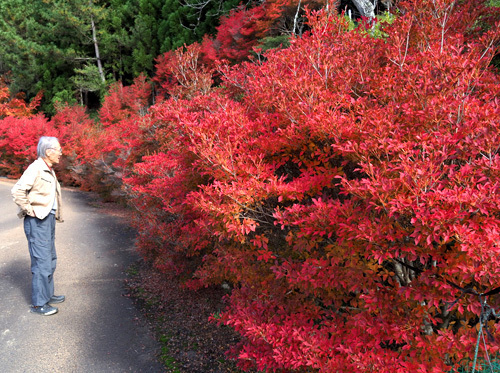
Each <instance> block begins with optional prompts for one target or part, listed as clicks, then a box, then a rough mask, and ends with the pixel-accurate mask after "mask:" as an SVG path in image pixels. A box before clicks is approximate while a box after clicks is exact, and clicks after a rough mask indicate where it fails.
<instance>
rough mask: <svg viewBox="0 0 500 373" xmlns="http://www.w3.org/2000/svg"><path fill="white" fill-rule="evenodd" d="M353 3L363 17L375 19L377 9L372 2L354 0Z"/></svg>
mask: <svg viewBox="0 0 500 373" xmlns="http://www.w3.org/2000/svg"><path fill="white" fill-rule="evenodd" d="M352 2H353V4H354V5H355V6H356V8H357V9H358V11H359V12H360V13H361V15H362V16H363V17H366V18H369V19H372V18H375V7H374V6H373V4H372V2H371V1H370V0H352Z"/></svg>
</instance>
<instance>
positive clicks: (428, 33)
mask: <svg viewBox="0 0 500 373" xmlns="http://www.w3.org/2000/svg"><path fill="white" fill-rule="evenodd" d="M453 3H454V4H453V5H454V6H452V1H449V0H433V1H420V2H415V3H414V2H407V3H405V4H401V5H400V7H401V9H404V15H401V16H400V17H398V18H396V19H395V21H394V22H393V23H392V24H391V25H385V26H384V27H383V28H382V29H383V31H384V32H385V33H386V34H387V35H388V37H387V38H384V39H376V38H373V37H371V36H370V31H364V30H357V31H353V32H348V24H347V22H346V21H345V20H344V19H343V18H339V17H337V16H336V15H333V14H327V13H321V14H320V15H318V17H317V18H315V17H311V27H312V29H313V31H312V32H311V34H310V35H307V36H304V37H303V38H301V39H294V40H293V43H292V46H291V47H290V48H289V49H287V50H282V51H274V52H271V53H269V54H268V55H267V61H266V62H264V63H262V64H261V65H258V66H257V65H255V64H249V63H248V64H243V65H241V66H238V67H235V68H227V69H226V70H225V71H222V72H221V73H222V74H223V75H224V77H225V78H224V85H225V86H226V87H227V91H223V90H220V89H219V90H216V91H214V92H212V93H210V94H205V95H200V96H198V97H193V99H192V100H190V101H187V100H178V99H170V100H167V101H165V102H163V103H161V104H158V105H157V106H156V107H155V108H154V110H153V111H152V113H151V118H152V122H154V123H155V125H154V126H150V127H149V130H150V131H149V132H148V134H147V137H146V139H149V140H151V139H155V140H156V141H158V146H157V147H156V150H157V152H156V153H154V154H151V155H150V156H148V157H143V159H142V162H141V163H138V164H137V165H136V168H135V172H136V176H134V177H132V178H129V179H128V180H127V183H128V185H130V187H131V188H132V196H133V197H134V200H133V203H134V205H135V207H136V208H137V210H138V212H139V219H138V221H139V222H140V223H139V229H140V243H141V245H142V250H143V253H144V255H145V256H146V257H148V258H150V259H152V260H155V261H156V264H157V266H158V267H159V268H163V269H164V270H166V271H171V270H173V269H177V270H180V269H191V270H194V271H195V273H194V280H193V281H192V282H191V283H190V284H191V285H195V283H198V285H207V284H211V283H219V282H220V281H221V280H226V281H229V282H231V283H232V284H233V285H234V289H233V292H232V294H231V296H230V298H229V307H228V309H227V310H226V312H225V313H224V314H223V318H222V320H223V322H224V323H225V324H227V325H231V326H232V327H234V328H235V329H236V330H238V331H239V332H240V333H241V334H242V335H243V336H244V337H245V340H244V345H243V348H242V349H241V350H240V351H239V352H238V356H239V358H240V361H241V364H242V366H255V365H256V366H257V367H258V368H259V369H267V370H270V371H275V370H279V369H285V370H286V369H302V370H315V371H322V372H332V371H342V372H359V371H380V372H442V371H446V370H447V369H449V367H450V366H453V365H456V364H457V363H459V362H460V361H462V359H464V358H467V357H469V358H470V357H471V356H473V354H474V346H475V341H476V338H477V330H476V327H477V316H478V314H479V312H480V305H479V302H478V299H477V297H476V296H471V295H467V294H465V295H464V294H462V292H461V291H460V290H458V289H457V288H455V287H454V286H452V285H451V284H456V285H457V286H460V287H463V288H465V287H469V288H471V289H474V290H475V291H476V292H478V293H481V292H483V293H484V292H487V291H489V290H491V289H492V288H495V287H496V286H498V283H500V263H499V261H498V257H499V255H498V254H499V253H500V248H499V245H500V202H499V201H500V196H499V190H500V189H499V185H500V155H499V144H500V138H499V137H500V135H499V133H500V131H499V123H498V117H499V115H500V107H499V101H498V96H499V94H500V85H499V83H500V82H499V77H498V75H497V74H496V73H495V72H494V71H493V70H492V69H491V68H490V67H489V62H490V61H491V58H492V57H493V55H494V54H495V52H496V50H495V46H496V45H498V40H499V27H498V26H499V25H498V24H495V25H493V27H491V28H490V29H489V31H487V32H481V30H480V29H479V26H481V25H483V26H484V23H486V22H487V21H489V20H488V18H487V17H486V16H487V15H488V14H487V12H486V9H485V8H484V7H483V5H484V2H483V1H479V0H477V1H476V0H474V1H468V2H460V3H455V2H453ZM415 4H416V5H415ZM489 15H491V16H493V15H495V16H497V14H493V13H490V14H489ZM183 257H187V258H189V260H187V261H184V262H183V264H184V268H182V267H180V266H179V265H178V263H179V259H180V258H183ZM200 264H201V265H200ZM191 266H192V267H191ZM462 295H464V296H463V297H462V298H461V299H460V301H459V302H458V303H457V305H455V306H454V307H453V308H451V309H448V308H447V305H448V304H449V302H453V301H454V300H455V299H457V298H459V297H460V296H462ZM488 302H489V304H491V305H492V306H493V307H495V306H498V303H499V302H498V299H496V297H491V298H490V299H488ZM489 330H490V332H491V333H492V334H493V335H495V336H497V337H499V336H500V335H499V334H500V333H499V332H498V326H497V324H496V323H494V322H493V321H490V322H489ZM498 347H499V346H498V345H497V344H496V343H494V344H491V345H490V346H489V349H490V353H494V352H496V351H498ZM447 364H448V366H447Z"/></svg>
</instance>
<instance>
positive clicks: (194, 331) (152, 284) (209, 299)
mask: <svg viewBox="0 0 500 373" xmlns="http://www.w3.org/2000/svg"><path fill="white" fill-rule="evenodd" d="M126 288H127V296H130V297H131V298H132V299H133V300H134V302H135V304H136V305H137V307H138V308H139V309H140V310H141V312H142V313H143V314H144V316H145V318H146V320H147V321H148V322H149V323H150V325H151V327H152V329H153V330H154V331H155V334H156V338H157V340H158V341H159V342H160V344H161V346H162V352H161V356H159V359H160V360H161V361H162V362H163V363H164V364H165V371H166V372H180V373H188V372H189V373H209V372H214V373H226V372H232V373H235V372H240V370H239V369H237V368H236V364H235V362H234V361H233V360H231V359H229V358H228V356H227V354H226V352H227V351H228V350H229V349H230V348H231V347H233V346H235V345H236V344H237V343H238V342H239V338H238V335H237V334H236V333H235V332H234V331H233V330H232V329H231V328H229V327H226V326H222V325H218V324H217V322H214V321H209V318H210V316H214V315H215V317H217V314H219V313H220V311H222V310H223V309H224V308H225V306H224V303H223V297H224V295H225V294H226V292H225V290H224V289H223V288H222V287H220V288H208V289H201V290H197V291H193V290H187V289H185V288H183V287H182V286H181V284H180V283H179V281H178V280H175V279H172V278H170V277H168V278H167V277H166V276H165V275H163V274H161V273H159V272H158V271H155V270H154V269H153V268H151V266H149V265H147V264H146V263H144V262H143V261H139V262H137V263H135V264H134V265H133V266H131V267H130V268H129V270H128V280H127V283H126Z"/></svg>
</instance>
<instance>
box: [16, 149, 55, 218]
mask: <svg viewBox="0 0 500 373" xmlns="http://www.w3.org/2000/svg"><path fill="white" fill-rule="evenodd" d="M54 184H55V187H54ZM11 193H12V197H13V199H14V202H15V203H16V204H17V205H18V206H19V209H20V211H19V214H17V215H18V216H19V217H20V218H24V217H25V216H26V215H29V216H36V217H37V218H39V219H44V218H46V217H47V215H49V213H50V211H51V210H52V206H53V204H54V198H57V210H56V219H57V220H58V221H61V222H62V221H63V219H62V213H61V212H62V209H61V207H62V205H61V186H60V185H59V182H58V181H57V178H56V174H55V173H54V171H53V170H51V169H50V168H49V167H48V166H47V164H46V163H45V161H44V160H43V159H42V158H38V159H37V160H36V161H34V162H33V163H32V164H30V165H29V167H28V168H27V169H26V171H24V173H23V175H22V176H21V178H20V179H19V180H18V181H17V183H16V184H15V185H14V187H13V188H12V191H11Z"/></svg>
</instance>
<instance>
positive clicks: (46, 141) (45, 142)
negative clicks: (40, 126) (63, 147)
mask: <svg viewBox="0 0 500 373" xmlns="http://www.w3.org/2000/svg"><path fill="white" fill-rule="evenodd" d="M58 143H59V140H58V139H57V137H49V136H42V137H40V140H38V146H37V148H36V153H37V155H38V156H39V157H40V158H45V157H46V156H47V150H49V149H51V148H54V147H55V146H56V145H57V144H58Z"/></svg>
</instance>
